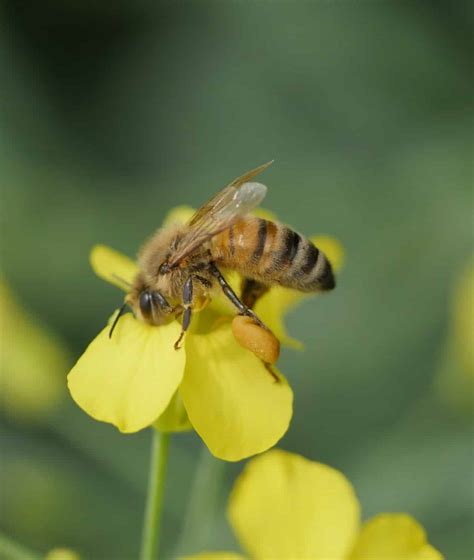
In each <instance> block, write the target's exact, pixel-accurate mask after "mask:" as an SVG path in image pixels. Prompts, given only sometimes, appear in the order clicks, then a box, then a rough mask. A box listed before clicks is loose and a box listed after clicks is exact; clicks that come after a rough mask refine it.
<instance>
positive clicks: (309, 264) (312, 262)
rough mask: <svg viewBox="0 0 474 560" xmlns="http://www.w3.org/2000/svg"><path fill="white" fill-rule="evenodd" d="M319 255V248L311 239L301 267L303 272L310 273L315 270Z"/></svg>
mask: <svg viewBox="0 0 474 560" xmlns="http://www.w3.org/2000/svg"><path fill="white" fill-rule="evenodd" d="M318 256H319V249H317V248H316V247H315V246H314V245H313V244H312V243H311V241H308V245H307V246H306V248H305V254H304V256H303V259H302V263H301V268H300V270H301V272H302V273H303V274H309V273H310V272H311V271H312V270H313V268H314V267H315V266H316V263H317V262H318Z"/></svg>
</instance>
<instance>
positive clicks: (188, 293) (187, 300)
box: [174, 276, 193, 350]
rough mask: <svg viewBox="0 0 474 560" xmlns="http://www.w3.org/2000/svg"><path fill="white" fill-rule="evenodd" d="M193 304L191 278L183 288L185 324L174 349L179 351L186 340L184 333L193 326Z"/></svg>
mask: <svg viewBox="0 0 474 560" xmlns="http://www.w3.org/2000/svg"><path fill="white" fill-rule="evenodd" d="M192 302H193V278H192V276H190V277H189V278H188V279H187V280H186V282H185V283H184V286H183V308H184V311H183V323H182V327H181V334H180V335H179V338H178V340H177V341H176V342H175V343H174V349H175V350H179V349H180V348H181V346H180V345H181V341H182V340H183V338H184V333H185V332H186V331H187V330H188V328H189V325H190V324H191V314H192V309H191V304H192Z"/></svg>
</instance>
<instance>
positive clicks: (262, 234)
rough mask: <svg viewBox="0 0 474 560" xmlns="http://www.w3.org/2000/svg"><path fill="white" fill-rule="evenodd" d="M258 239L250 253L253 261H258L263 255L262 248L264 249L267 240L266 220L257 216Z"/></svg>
mask: <svg viewBox="0 0 474 560" xmlns="http://www.w3.org/2000/svg"><path fill="white" fill-rule="evenodd" d="M258 220H259V221H258V233H257V236H258V239H257V246H256V247H255V251H254V252H253V255H252V260H253V261H259V260H260V259H261V257H262V255H263V250H264V249H265V241H266V240H267V222H266V220H263V219H262V218H258Z"/></svg>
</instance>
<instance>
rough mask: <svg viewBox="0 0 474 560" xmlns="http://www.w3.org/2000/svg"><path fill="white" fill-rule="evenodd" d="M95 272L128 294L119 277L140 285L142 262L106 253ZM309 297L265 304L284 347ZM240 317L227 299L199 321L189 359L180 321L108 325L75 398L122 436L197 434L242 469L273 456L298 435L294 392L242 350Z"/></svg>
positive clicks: (277, 298)
mask: <svg viewBox="0 0 474 560" xmlns="http://www.w3.org/2000/svg"><path fill="white" fill-rule="evenodd" d="M191 214H192V209H190V208H183V207H181V208H178V209H176V210H174V211H173V212H172V213H171V214H170V216H169V217H168V219H167V220H166V221H165V224H166V223H169V222H176V221H183V220H185V219H187V218H188V217H189V216H190V215H191ZM322 241H323V244H324V246H322V247H321V248H322V249H323V250H326V249H327V247H329V250H328V253H327V254H328V257H329V258H331V256H332V255H334V259H335V260H337V259H340V255H341V249H340V246H339V245H338V244H337V242H335V241H333V240H331V239H327V238H324V239H323V240H322ZM331 249H332V251H331ZM91 264H92V267H93V269H94V270H95V272H96V273H97V274H98V276H100V277H101V278H103V279H104V280H107V281H109V282H111V283H112V284H115V285H116V286H119V287H121V288H123V282H122V281H120V280H118V279H122V280H125V281H126V282H132V280H133V278H134V276H135V274H136V272H137V266H136V264H135V263H134V262H133V261H132V260H130V259H128V258H127V257H125V256H123V255H121V254H119V253H117V252H116V251H113V250H112V249H110V248H107V247H104V246H96V247H95V248H94V249H93V251H92V253H91ZM229 281H230V282H231V283H233V284H234V286H236V282H237V283H238V281H239V279H238V278H237V276H236V275H232V278H229ZM301 298H302V295H301V294H299V293H296V292H292V291H291V290H284V289H282V288H275V289H272V290H270V291H269V292H268V293H267V294H265V296H263V297H262V299H261V301H259V302H258V304H257V306H256V312H257V314H259V316H260V317H261V318H262V320H263V321H265V322H266V324H267V325H268V326H269V327H270V328H271V329H272V330H273V332H274V333H275V334H276V335H277V336H278V337H280V339H281V340H282V342H289V343H291V342H292V339H290V338H289V337H288V335H287V334H286V331H285V329H284V326H283V321H282V316H283V313H284V312H285V311H287V310H288V309H289V308H290V307H291V306H292V305H294V304H295V303H296V302H297V301H299V300H300V299H301ZM234 314H235V313H233V311H232V310H231V308H230V307H229V306H228V304H227V302H225V301H224V298H220V297H217V298H216V299H215V300H214V301H212V302H211V303H210V304H209V305H207V306H206V307H205V308H204V309H203V310H201V311H200V312H199V313H196V314H195V316H194V318H193V322H192V326H191V329H190V331H188V334H187V336H186V339H185V344H184V348H183V350H182V351H176V350H175V349H174V342H175V341H176V340H177V338H178V336H179V333H180V330H181V326H180V323H179V322H178V321H177V320H173V321H171V322H170V323H169V324H167V325H164V326H161V327H158V328H157V327H154V326H150V325H148V324H145V323H144V322H142V321H139V320H137V319H135V318H134V316H133V315H132V314H131V313H128V314H125V315H124V316H123V317H122V319H121V320H120V322H119V323H118V324H117V327H116V329H115V331H114V334H113V336H112V338H111V339H110V338H109V327H106V328H105V329H104V330H103V331H102V332H101V333H100V334H99V335H98V336H97V337H96V338H95V339H94V340H93V341H92V343H91V344H90V346H89V347H88V348H87V350H86V352H85V353H84V354H83V355H82V357H81V358H80V359H79V361H78V362H77V364H76V365H75V367H74V368H73V369H72V371H71V372H70V374H69V379H68V383H69V390H70V392H71V395H72V397H73V399H74V400H75V401H76V403H77V404H78V405H79V406H80V407H81V408H82V409H83V410H85V412H87V413H88V414H89V415H90V416H92V417H93V418H95V419H97V420H101V421H104V422H110V423H112V424H114V425H115V426H117V427H118V428H119V430H120V431H122V432H136V431H138V430H140V429H142V428H145V427H147V426H150V425H151V424H153V423H155V427H157V428H158V429H159V430H161V431H181V430H185V429H189V428H191V427H192V428H194V429H195V430H196V432H197V433H198V434H199V435H200V436H201V438H202V439H203V440H204V442H205V443H206V445H207V446H208V448H209V449H210V451H211V452H212V453H213V454H214V455H215V456H216V457H219V458H220V459H225V460H228V461H237V460H240V459H243V458H245V457H249V456H251V455H254V454H256V453H260V452H262V451H265V450H266V449H268V448H270V447H272V446H273V445H275V443H276V442H277V441H278V440H279V439H280V438H281V437H282V436H283V434H284V433H285V432H286V430H287V428H288V425H289V422H290V420H291V416H292V402H293V394H292V391H291V388H290V387H289V385H288V383H287V381H286V379H285V378H284V377H283V376H282V375H281V374H280V373H279V372H278V371H277V370H276V369H275V368H272V372H269V371H268V369H267V366H265V365H264V364H263V363H262V362H261V361H260V360H259V359H258V358H257V357H256V356H255V355H254V354H253V353H252V352H250V351H248V350H246V349H244V348H242V347H241V346H239V344H238V343H237V342H236V340H235V339H234V336H233V334H232V329H231V320H232V317H233V315H234ZM273 374H274V375H273ZM178 388H179V391H177V389H178Z"/></svg>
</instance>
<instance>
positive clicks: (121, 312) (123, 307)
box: [109, 302, 127, 338]
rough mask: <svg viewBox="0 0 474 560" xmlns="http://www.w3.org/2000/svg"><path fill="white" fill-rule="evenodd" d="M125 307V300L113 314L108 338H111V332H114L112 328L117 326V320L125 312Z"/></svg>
mask: <svg viewBox="0 0 474 560" xmlns="http://www.w3.org/2000/svg"><path fill="white" fill-rule="evenodd" d="M126 307H127V302H125V303H124V304H123V305H122V307H121V308H120V309H119V312H118V313H117V315H116V316H115V319H114V322H113V323H112V326H111V327H110V331H109V338H112V333H113V332H114V329H115V327H116V326H117V323H118V322H119V319H120V317H121V316H122V315H123V314H124V313H125V308H126Z"/></svg>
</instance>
